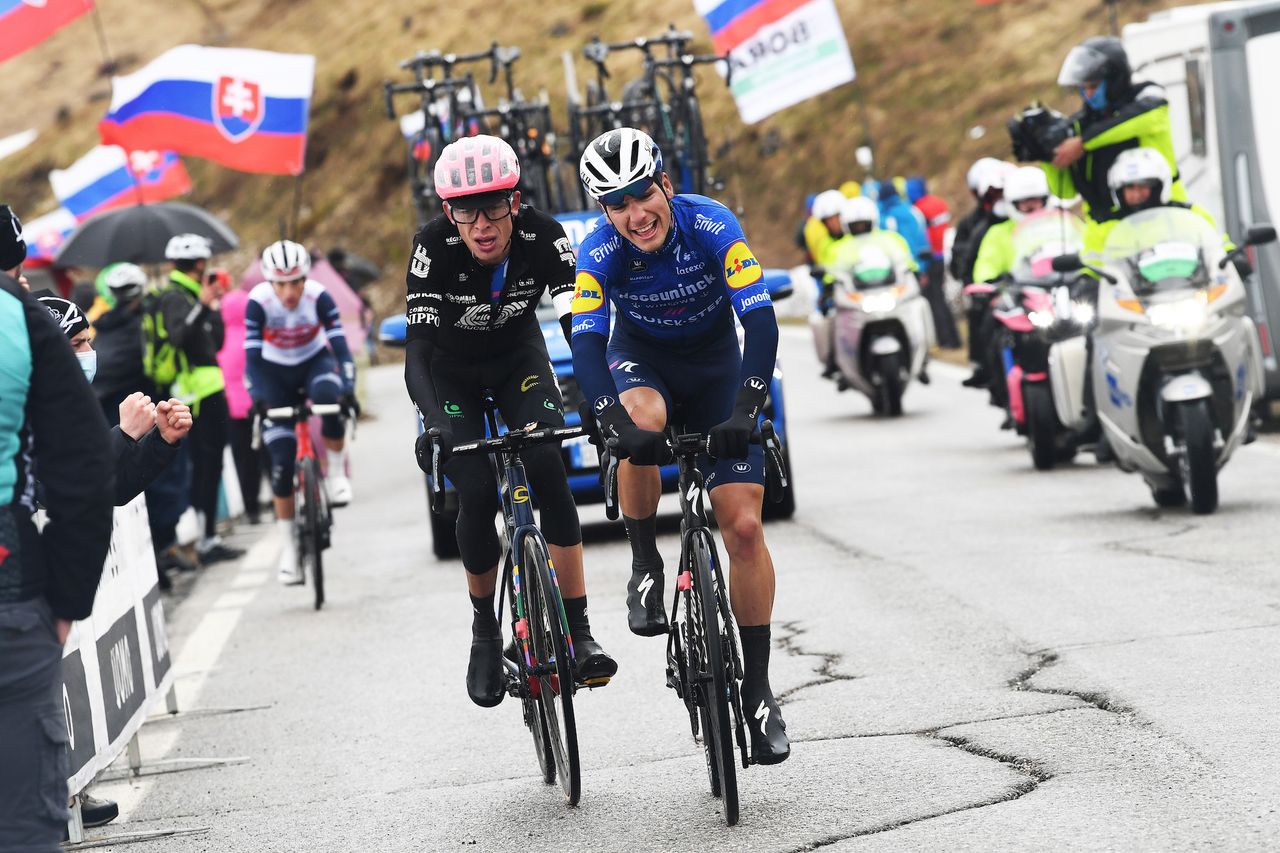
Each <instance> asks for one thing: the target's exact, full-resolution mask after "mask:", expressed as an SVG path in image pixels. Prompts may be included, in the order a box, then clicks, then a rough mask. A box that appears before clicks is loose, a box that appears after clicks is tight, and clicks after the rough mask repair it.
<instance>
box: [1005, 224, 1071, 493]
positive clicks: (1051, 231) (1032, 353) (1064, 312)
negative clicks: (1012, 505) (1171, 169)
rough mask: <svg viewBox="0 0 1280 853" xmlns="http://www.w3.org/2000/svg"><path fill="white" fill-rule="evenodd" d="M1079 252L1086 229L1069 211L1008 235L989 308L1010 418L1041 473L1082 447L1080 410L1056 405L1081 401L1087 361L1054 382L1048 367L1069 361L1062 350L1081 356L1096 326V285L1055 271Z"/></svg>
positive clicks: (1069, 274) (1019, 226) (1059, 371)
mask: <svg viewBox="0 0 1280 853" xmlns="http://www.w3.org/2000/svg"><path fill="white" fill-rule="evenodd" d="M1083 246H1084V223H1083V222H1081V221H1080V219H1079V218H1078V217H1076V216H1074V215H1073V214H1071V213H1068V212H1067V211H1064V210H1045V211H1043V212H1040V213H1036V214H1034V215H1032V216H1030V217H1028V218H1026V219H1024V220H1023V221H1022V222H1020V223H1018V225H1017V227H1016V228H1014V231H1013V249H1014V257H1015V259H1016V260H1015V262H1014V268H1013V273H1012V276H1011V281H1010V282H1009V284H1008V285H1007V286H1006V287H1005V288H1004V291H1003V293H1001V295H1000V296H999V297H998V299H997V300H996V303H995V305H994V306H993V315H994V317H995V319H996V321H997V322H998V323H999V324H1000V328H1001V329H1002V334H1001V340H1000V366H1001V367H1002V374H1003V376H1004V381H1005V387H1006V389H1007V392H1006V394H1005V400H1006V401H1007V406H1008V411H1009V416H1010V418H1011V419H1012V420H1013V424H1014V428H1015V429H1016V430H1017V433H1018V434H1019V435H1021V436H1024V437H1025V438H1026V440H1027V449H1028V450H1030V452H1031V461H1032V464H1033V465H1034V466H1035V467H1036V468H1037V469H1038V470H1041V471H1046V470H1049V469H1051V468H1053V467H1054V465H1056V464H1057V463H1058V462H1066V461H1069V460H1070V459H1071V458H1073V457H1074V456H1075V454H1076V448H1077V446H1078V444H1079V443H1080V442H1079V437H1078V435H1077V433H1076V430H1075V427H1078V426H1079V425H1080V424H1079V423H1078V422H1077V421H1078V418H1079V414H1080V413H1081V410H1082V409H1083V405H1080V406H1075V407H1074V408H1073V407H1072V406H1071V404H1069V403H1068V404H1067V408H1068V411H1069V412H1072V413H1073V414H1074V416H1073V414H1068V415H1067V416H1066V417H1061V416H1059V413H1058V405H1057V402H1058V401H1059V400H1060V399H1063V398H1066V399H1070V398H1073V397H1074V398H1081V397H1082V389H1083V385H1084V363H1083V361H1082V360H1079V359H1074V360H1072V361H1071V362H1070V363H1072V364H1074V368H1075V370H1074V371H1071V370H1062V369H1060V370H1058V371H1056V373H1058V376H1057V377H1056V378H1055V377H1054V376H1053V374H1052V373H1051V371H1050V364H1051V362H1052V363H1058V364H1064V363H1067V359H1066V358H1065V357H1064V355H1063V353H1064V352H1068V351H1069V352H1073V353H1074V352H1080V353H1083V351H1084V340H1085V338H1084V335H1085V332H1086V331H1087V329H1088V327H1089V324H1090V323H1092V321H1093V315H1094V309H1093V305H1092V300H1091V299H1089V298H1088V292H1089V291H1091V290H1092V289H1093V287H1095V284H1094V282H1093V281H1092V280H1091V279H1087V278H1085V277H1084V276H1080V275H1078V274H1076V273H1060V272H1055V271H1054V270H1053V259H1054V258H1056V257H1058V256H1059V255H1065V254H1071V253H1078V252H1079V251H1080V250H1081V248H1083ZM1060 386H1062V387H1060ZM1081 402H1083V401H1082V400H1081Z"/></svg>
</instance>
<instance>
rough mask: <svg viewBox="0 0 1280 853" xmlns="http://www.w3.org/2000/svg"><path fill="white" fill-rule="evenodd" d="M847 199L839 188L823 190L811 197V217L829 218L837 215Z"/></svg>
mask: <svg viewBox="0 0 1280 853" xmlns="http://www.w3.org/2000/svg"><path fill="white" fill-rule="evenodd" d="M848 201H849V199H847V198H845V197H844V193H842V192H840V190H823V191H822V192H820V193H818V194H817V195H816V196H814V198H813V209H812V211H811V212H812V214H813V218H814V219H830V218H831V217H833V216H839V215H840V213H841V211H843V210H844V206H845V203H846V202H848Z"/></svg>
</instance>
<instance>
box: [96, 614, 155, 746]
mask: <svg viewBox="0 0 1280 853" xmlns="http://www.w3.org/2000/svg"><path fill="white" fill-rule="evenodd" d="M98 672H99V673H100V675H101V678H102V705H103V709H104V710H105V711H106V717H107V738H108V739H109V740H115V739H116V738H117V737H119V735H120V733H121V732H123V731H124V729H125V726H127V725H128V724H129V720H130V719H131V718H132V717H133V715H134V713H135V712H137V710H138V709H139V708H141V707H142V703H143V700H145V699H146V697H147V685H146V684H145V683H143V672H142V646H141V643H140V642H139V638H138V618H137V616H136V614H135V613H134V611H133V610H132V609H130V610H129V612H127V613H125V614H124V615H123V616H121V617H120V618H119V619H117V620H116V621H115V623H114V624H113V625H112V626H111V627H110V628H108V629H107V631H106V633H104V634H103V635H102V636H101V637H99V638H98Z"/></svg>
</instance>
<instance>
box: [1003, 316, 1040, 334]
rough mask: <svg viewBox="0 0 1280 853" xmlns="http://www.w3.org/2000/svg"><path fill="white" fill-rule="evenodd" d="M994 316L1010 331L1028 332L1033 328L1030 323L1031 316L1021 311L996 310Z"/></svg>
mask: <svg viewBox="0 0 1280 853" xmlns="http://www.w3.org/2000/svg"><path fill="white" fill-rule="evenodd" d="M994 313H995V317H996V319H997V320H999V321H1000V322H1001V323H1004V325H1005V326H1006V327H1007V328H1008V329H1009V331H1011V332H1030V331H1031V330H1033V329H1034V328H1035V326H1033V325H1031V318H1030V317H1028V316H1027V315H1026V314H1025V313H1023V312H1022V311H1011V312H1008V313H1006V312H1004V311H996V312H994Z"/></svg>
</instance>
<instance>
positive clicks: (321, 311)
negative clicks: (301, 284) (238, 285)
mask: <svg viewBox="0 0 1280 853" xmlns="http://www.w3.org/2000/svg"><path fill="white" fill-rule="evenodd" d="M244 325H245V342H244V346H245V349H246V350H253V349H260V350H261V351H262V358H263V360H264V361H267V362H271V363H273V364H284V365H297V364H302V363H303V362H304V361H307V360H309V359H311V358H313V357H314V356H315V355H316V354H317V353H319V352H321V351H322V350H326V349H329V348H332V349H333V352H334V355H336V356H337V357H338V360H339V361H340V362H344V363H345V362H349V361H351V351H350V348H349V347H348V346H347V338H346V334H345V333H344V332H343V330H342V320H341V318H340V317H339V314H338V305H337V303H336V302H334V301H333V297H332V296H330V295H329V293H328V291H326V290H325V289H324V285H322V284H320V283H319V282H318V281H312V280H311V279H307V283H306V286H305V288H304V289H303V292H302V301H300V302H299V303H298V307H296V308H294V309H293V310H292V311H290V310H289V309H288V308H286V307H285V306H284V303H283V302H281V301H280V297H278V296H276V291H275V288H274V287H273V286H272V285H271V283H270V282H267V281H264V282H262V283H261V284H259V285H257V286H256V287H254V288H253V290H251V291H249V304H248V305H247V306H246V307H245V314H244Z"/></svg>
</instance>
